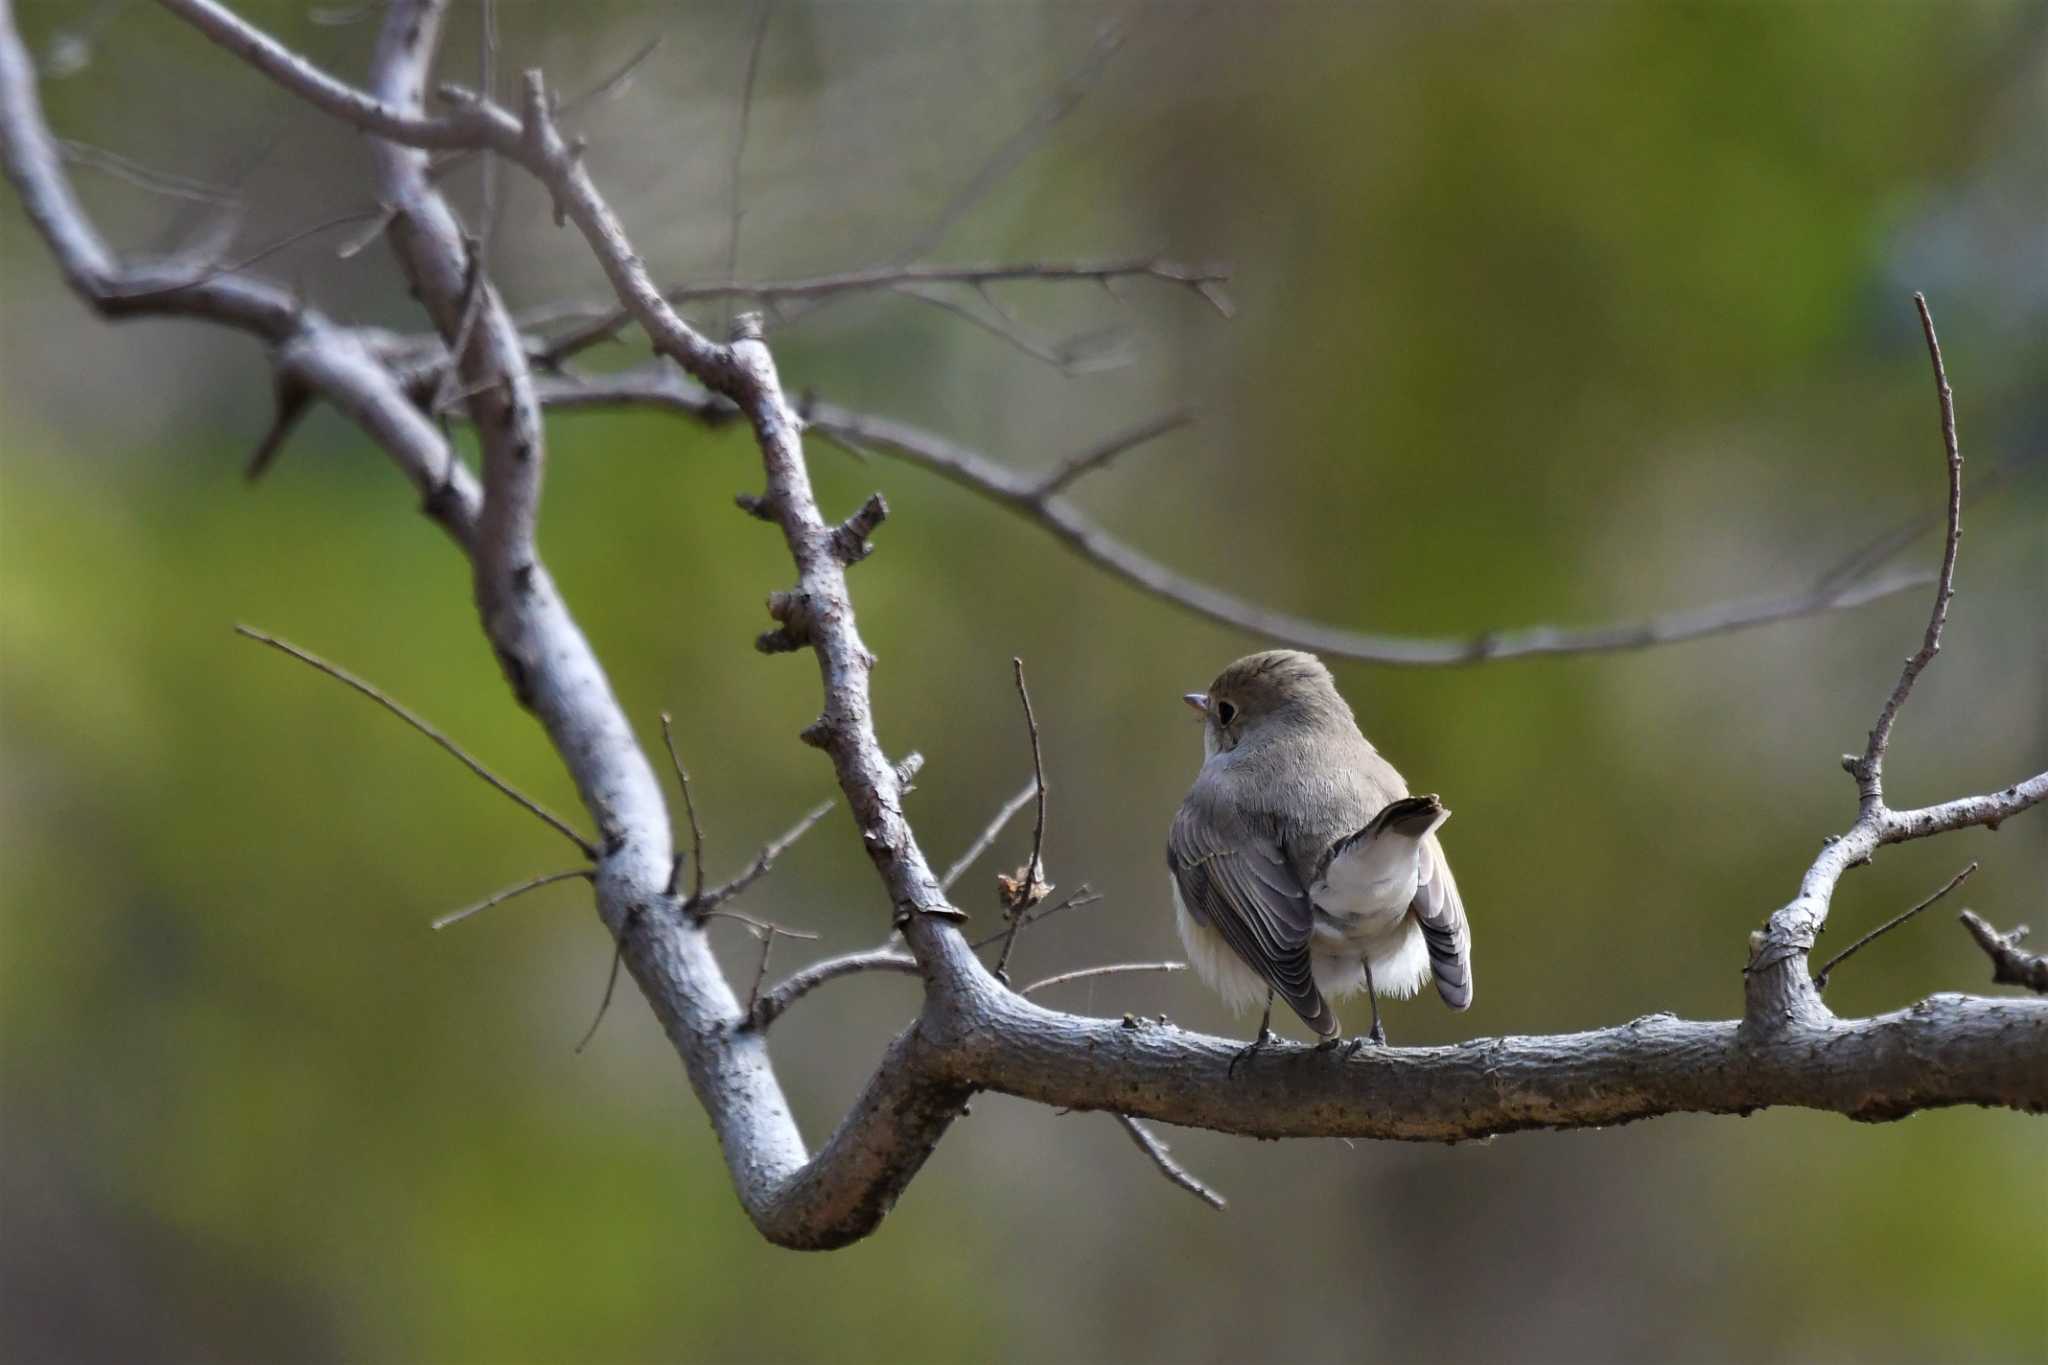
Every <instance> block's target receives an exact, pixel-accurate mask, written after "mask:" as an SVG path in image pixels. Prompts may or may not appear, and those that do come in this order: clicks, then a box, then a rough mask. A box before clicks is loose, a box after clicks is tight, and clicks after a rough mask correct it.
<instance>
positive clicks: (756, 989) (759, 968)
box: [747, 932, 775, 1019]
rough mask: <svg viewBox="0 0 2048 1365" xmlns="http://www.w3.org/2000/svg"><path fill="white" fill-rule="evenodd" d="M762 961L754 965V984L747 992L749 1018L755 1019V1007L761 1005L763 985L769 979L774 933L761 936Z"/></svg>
mask: <svg viewBox="0 0 2048 1365" xmlns="http://www.w3.org/2000/svg"><path fill="white" fill-rule="evenodd" d="M759 937H760V940H761V960H760V961H759V962H758V963H756V964H755V965H754V984H753V986H752V987H750V988H749V989H748V991H747V1018H749V1019H751V1018H753V1017H754V1007H755V1006H756V1005H758V1004H760V1003H761V983H762V982H764V981H766V980H767V979H768V954H769V953H771V952H773V951H774V950H775V935H774V933H773V932H770V933H766V934H761V935H759Z"/></svg>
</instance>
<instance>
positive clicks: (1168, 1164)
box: [1116, 1114, 1229, 1209]
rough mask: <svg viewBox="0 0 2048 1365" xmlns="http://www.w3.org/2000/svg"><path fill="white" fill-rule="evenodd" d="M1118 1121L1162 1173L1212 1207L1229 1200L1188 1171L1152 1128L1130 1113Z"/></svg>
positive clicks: (1221, 1205)
mask: <svg viewBox="0 0 2048 1365" xmlns="http://www.w3.org/2000/svg"><path fill="white" fill-rule="evenodd" d="M1116 1121H1117V1123H1118V1124H1119V1125H1120V1126H1121V1127H1122V1128H1123V1130H1124V1132H1126V1133H1128V1134H1129V1135H1130V1138H1131V1141H1132V1142H1135V1143H1137V1144H1138V1150H1139V1151H1141V1152H1143V1153H1144V1154H1145V1155H1146V1156H1148V1157H1150V1158H1151V1159H1152V1164H1153V1165H1154V1166H1157V1167H1158V1168H1159V1173H1160V1174H1161V1175H1163V1176H1165V1177H1166V1178H1167V1179H1168V1180H1170V1181H1172V1182H1173V1183H1174V1184H1176V1185H1178V1186H1180V1187H1181V1188H1182V1189H1184V1190H1186V1191H1187V1192H1188V1193H1189V1194H1191V1195H1193V1196H1194V1197H1195V1198H1197V1199H1199V1200H1201V1201H1202V1202H1203V1203H1204V1204H1207V1205H1208V1206H1209V1207H1210V1208H1212V1209H1220V1208H1222V1207H1223V1206H1224V1204H1226V1203H1227V1202H1229V1201H1227V1200H1226V1199H1224V1197H1223V1196H1222V1195H1220V1194H1218V1193H1216V1191H1214V1190H1212V1189H1210V1188H1209V1187H1208V1186H1207V1185H1204V1184H1203V1183H1202V1182H1201V1181H1199V1180H1197V1179H1195V1177H1194V1176H1193V1175H1191V1174H1190V1173H1189V1172H1188V1169H1187V1167H1185V1166H1183V1165H1181V1164H1180V1163H1179V1162H1178V1161H1175V1160H1174V1159H1173V1155H1172V1151H1173V1149H1172V1148H1170V1147H1168V1146H1167V1145H1166V1144H1165V1143H1163V1142H1161V1141H1160V1140H1159V1139H1158V1138H1156V1137H1154V1136H1153V1135H1152V1132H1151V1130H1150V1129H1148V1128H1146V1127H1145V1125H1144V1124H1142V1123H1140V1122H1138V1121H1137V1120H1136V1119H1134V1118H1132V1117H1131V1116H1130V1115H1129V1114H1118V1115H1117V1116H1116Z"/></svg>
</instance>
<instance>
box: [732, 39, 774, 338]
mask: <svg viewBox="0 0 2048 1365" xmlns="http://www.w3.org/2000/svg"><path fill="white" fill-rule="evenodd" d="M774 12H775V0H756V4H755V7H754V31H753V37H752V38H751V39H750V40H749V41H748V43H747V67H746V74H745V75H744V76H742V77H741V79H740V111H739V122H738V125H737V126H736V127H735V128H734V130H733V138H732V161H731V165H730V166H729V168H728V169H727V172H726V189H727V192H728V195H729V198H728V200H727V204H728V208H727V213H728V215H729V217H730V220H731V224H732V227H731V230H730V234H729V236H728V237H727V238H726V244H725V278H726V282H727V283H728V284H729V283H731V282H732V281H734V280H736V279H738V278H739V274H740V220H741V219H742V218H743V217H745V216H746V210H745V209H744V207H742V204H741V199H740V165H741V163H742V162H743V161H744V160H745V159H746V155H747V125H748V124H749V123H750V122H752V120H753V115H754V77H755V76H756V75H757V74H759V72H760V69H761V48H762V45H763V43H764V41H765V40H766V39H767V37H768V20H769V17H770V16H771V15H772V14H774ZM724 325H725V326H726V327H730V326H731V325H732V318H731V316H730V310H728V316H727V317H726V318H725V320H724Z"/></svg>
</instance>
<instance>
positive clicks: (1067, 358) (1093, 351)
mask: <svg viewBox="0 0 2048 1365" xmlns="http://www.w3.org/2000/svg"><path fill="white" fill-rule="evenodd" d="M890 292H891V293H895V294H901V295H902V296H903V297H905V298H907V299H916V300H917V301H918V302H920V303H927V304H930V305H931V306H932V307H934V308H936V309H938V310H939V311H940V312H942V313H950V314H952V315H953V316H954V317H956V318H959V319H961V320H962V321H964V322H968V323H972V324H973V325H974V326H976V327H979V328H981V329H982V330H983V331H984V332H987V333H988V334H989V335H990V336H992V337H995V338H996V339H997V340H999V341H1004V342H1007V343H1009V344H1010V345H1011V346H1014V347H1016V348H1017V350H1019V351H1021V352H1022V353H1023V354H1025V355H1028V356H1030V357H1031V358H1032V359H1033V360H1037V361H1040V362H1042V363H1044V364H1047V365H1050V366H1052V367H1053V368H1054V369H1056V370H1058V371H1059V372H1060V373H1061V374H1064V375H1069V376H1072V375H1082V374H1099V373H1101V372H1103V371H1105V370H1114V369H1120V368H1122V367H1123V366H1125V365H1128V364H1130V363H1131V362H1132V361H1133V360H1135V359H1136V358H1137V356H1136V353H1135V352H1134V351H1133V350H1132V349H1131V347H1130V345H1129V344H1128V342H1127V340H1126V334H1125V331H1124V329H1123V328H1121V327H1108V328H1102V329H1099V330H1097V331H1093V332H1082V333H1079V334H1076V335H1074V336H1070V337H1067V338H1065V339H1062V340H1048V339H1047V338H1045V337H1042V336H1039V335H1037V334H1035V333H1033V332H1031V331H1029V330H1028V329H1026V328H1025V327H1024V326H1023V325H1022V324H1020V323H1018V322H1017V321H1016V320H1015V319H1013V318H1010V317H1008V316H1007V315H1005V314H1003V313H1002V312H1000V311H997V310H994V309H991V310H989V311H988V312H981V311H977V310H976V309H973V308H970V307H968V306H967V305H966V304H964V303H961V302H960V301H959V300H957V299H955V298H952V297H950V296H949V295H947V294H945V293H942V292H940V291H939V290H937V289H933V288H930V287H928V286H925V285H916V284H899V285H896V286H895V287H894V288H892V289H891V290H890Z"/></svg>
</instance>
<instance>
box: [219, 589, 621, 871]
mask: <svg viewBox="0 0 2048 1365" xmlns="http://www.w3.org/2000/svg"><path fill="white" fill-rule="evenodd" d="M235 634H237V635H240V636H243V637H245V638H247V639H251V640H254V641H255V642H256V643H257V644H259V645H269V646H270V647H271V648H272V649H274V650H276V651H278V652H279V653H280V654H289V655H290V656H291V657H292V658H294V659H297V660H298V661H299V662H300V663H302V664H306V665H309V666H310V667H312V668H315V669H318V670H319V671H320V672H322V673H325V674H326V675H327V676H328V677H330V678H333V679H334V680H335V681H336V682H341V683H346V684H348V686H350V687H353V688H354V689H355V690H356V691H358V692H360V693H362V694H363V695H364V696H366V697H368V698H369V699H370V700H371V701H373V702H376V703H377V704H378V705H379V706H381V707H383V708H384V709H385V710H386V711H389V712H390V713H391V714H392V715H394V716H397V717H398V718H399V719H400V720H402V721H404V722H405V723H406V724H407V725H410V726H411V727H412V728H413V729H415V730H417V731H419V732H420V733H421V734H423V735H425V736H426V737H427V738H428V739H431V740H433V741H434V743H436V744H438V745H440V746H441V747H442V748H443V749H446V750H447V751H448V752H449V753H450V754H453V755H454V756H455V758H456V759H457V761H459V762H460V763H461V764H462V765H463V766H464V767H465V768H468V769H469V770H470V771H471V772H473V773H475V774H476V775H477V776H478V777H481V778H482V779H483V780H484V781H486V782H488V783H490V784H491V785H492V786H493V787H496V788H497V789H498V790H499V791H500V792H502V793H504V794H505V795H506V796H507V797H509V798H511V800H512V801H513V802H514V803H515V804H517V805H519V806H522V807H524V808H525V809H526V810H527V811H528V812H529V813H530V814H532V815H535V816H537V817H539V819H540V820H541V821H542V822H543V823H544V824H547V825H549V826H551V827H552V828H554V829H555V830H556V831H558V832H559V833H560V834H561V835H562V837H563V838H565V839H567V840H569V841H570V842H571V843H573V844H575V845H576V847H578V848H580V849H582V850H583V853H584V856H585V857H587V858H589V859H590V861H592V862H596V861H597V860H598V848H597V845H595V844H593V843H591V842H590V841H589V840H588V839H586V838H584V837H583V836H582V835H581V834H578V833H577V832H576V830H575V829H574V828H573V827H572V826H571V825H570V824H569V822H568V821H566V820H564V819H562V817H561V816H559V815H556V814H555V813H554V812H552V811H550V810H548V809H547V808H546V807H545V806H542V805H541V804H540V803H539V802H538V801H535V800H534V799H533V798H532V797H530V796H528V795H527V794H526V793H524V792H522V791H520V790H519V789H518V788H517V787H514V786H513V785H512V784H511V783H509V782H507V781H506V780H505V779H504V778H502V777H499V776H498V775H497V774H496V773H494V772H492V771H491V770H490V769H489V768H486V767H485V766H484V765H483V764H482V763H481V762H479V761H478V760H477V759H475V758H473V757H471V755H470V753H469V751H468V750H466V749H464V748H463V747H462V746H461V745H460V744H457V743H456V742H455V741H454V740H452V739H450V738H448V736H446V735H444V734H442V733H441V732H440V731H439V730H437V729H435V728H434V727H433V726H432V725H429V724H428V723H427V722H426V721H425V720H423V719H421V718H420V717H419V716H418V715H417V714H415V713H414V712H413V711H411V710H409V709H407V708H406V707H405V706H403V705H401V704H400V703H399V702H398V701H397V700H396V699H394V698H393V697H391V696H390V695H389V694H388V693H385V692H383V691H382V690H380V689H379V688H377V687H376V686H375V685H373V684H371V683H367V682H364V681H363V680H362V679H361V678H358V677H357V676H356V675H355V674H353V673H351V672H349V671H348V670H347V669H345V668H342V667H340V666H339V665H336V664H331V663H329V662H327V660H325V659H323V658H321V657H320V656H319V655H317V654H309V653H307V652H306V651H305V650H303V649H300V648H299V647H298V646H297V645H295V644H292V643H291V642H290V641H287V640H280V639H278V638H277V637H276V636H275V635H267V634H265V633H264V632H262V631H260V630H257V629H256V628H255V627H253V626H244V625H237V626H236V627H235Z"/></svg>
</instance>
